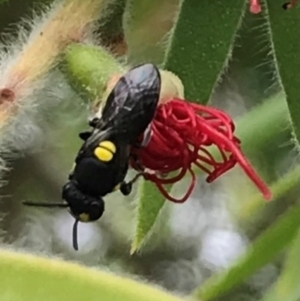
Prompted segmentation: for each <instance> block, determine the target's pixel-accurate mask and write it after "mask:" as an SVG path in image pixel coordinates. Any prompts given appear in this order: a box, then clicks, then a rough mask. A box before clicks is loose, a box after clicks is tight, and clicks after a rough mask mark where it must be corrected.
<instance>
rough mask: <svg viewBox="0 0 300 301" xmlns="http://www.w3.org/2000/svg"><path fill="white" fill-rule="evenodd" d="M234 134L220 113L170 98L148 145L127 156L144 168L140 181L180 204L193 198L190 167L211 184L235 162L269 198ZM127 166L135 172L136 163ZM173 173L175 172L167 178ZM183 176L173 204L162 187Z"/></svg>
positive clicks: (155, 122)
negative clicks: (183, 188) (185, 181)
mask: <svg viewBox="0 0 300 301" xmlns="http://www.w3.org/2000/svg"><path fill="white" fill-rule="evenodd" d="M234 130H235V126H234V123H233V121H232V120H231V118H230V117H229V116H228V115H227V114H226V113H224V112H222V111H221V110H219V109H215V108H211V107H206V106H203V105H199V104H194V103H189V102H187V101H184V100H181V99H173V100H170V101H168V102H166V103H164V104H161V105H159V107H158V109H157V113H156V116H155V118H154V120H153V121H152V123H151V124H150V139H149V141H148V142H147V144H146V145H145V146H143V147H142V148H135V147H132V153H133V154H134V155H135V157H136V158H137V159H138V163H139V164H140V166H143V167H144V168H146V172H145V174H144V177H145V178H146V179H147V180H150V181H152V182H154V183H155V184H156V186H157V187H158V189H159V190H160V191H161V193H162V194H163V196H164V197H165V198H166V199H168V200H170V201H172V202H175V203H182V202H185V201H186V200H187V198H188V197H189V196H190V194H191V193H192V191H193V189H194V186H195V174H194V172H193V170H192V165H193V164H194V165H195V166H197V167H198V168H200V169H202V170H203V171H204V172H206V173H207V174H208V176H207V179H206V181H207V182H208V183H210V182H212V181H214V180H215V179H216V178H218V177H219V176H221V175H222V174H224V173H225V172H226V171H228V170H230V169H231V168H233V167H234V166H235V164H236V163H239V164H240V166H241V167H242V168H243V169H244V171H245V172H246V174H247V175H248V176H249V178H250V179H251V180H252V181H253V182H254V183H255V184H256V186H257V187H258V188H259V189H260V190H261V192H262V193H263V195H264V197H265V198H266V199H270V198H271V192H270V190H269V189H268V187H267V186H266V184H265V183H264V182H263V181H262V180H261V179H260V178H259V177H258V175H257V174H256V173H255V171H254V169H253V168H252V167H251V165H250V163H249V162H248V161H247V159H246V158H245V156H244V155H243V153H242V151H241V149H240V140H239V139H238V138H237V137H235V136H234V134H233V132H234ZM141 139H143V137H141ZM211 146H214V147H215V148H216V150H217V151H218V153H219V158H214V156H213V155H212V154H211V152H210V150H208V147H211ZM215 157H217V156H215ZM131 165H132V167H133V168H135V169H136V170H139V167H138V165H137V164H136V161H132V162H131ZM147 169H148V171H147ZM149 170H150V171H149ZM174 171H179V172H178V173H177V175H175V176H172V177H166V175H167V174H169V173H171V172H174ZM187 172H189V173H190V174H191V176H192V182H191V185H190V187H189V189H188V191H187V193H186V194H185V196H184V197H183V198H182V199H179V200H178V199H174V198H173V197H172V196H170V195H169V194H168V193H167V191H166V190H165V189H164V187H163V185H165V184H172V183H176V182H178V181H179V180H181V179H182V178H183V177H184V176H185V175H186V173H187Z"/></svg>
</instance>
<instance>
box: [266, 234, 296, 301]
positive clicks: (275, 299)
mask: <svg viewBox="0 0 300 301" xmlns="http://www.w3.org/2000/svg"><path fill="white" fill-rule="evenodd" d="M299 263H300V228H299V230H298V235H297V237H296V238H295V239H294V241H293V243H292V245H291V248H290V250H289V252H288V254H287V258H286V262H285V266H284V268H283V271H282V272H281V275H280V276H279V279H278V280H277V283H276V284H275V285H274V286H273V288H271V289H270V290H269V291H268V292H267V293H266V295H265V296H264V297H263V298H262V301H282V300H284V301H299V300H300V264H299Z"/></svg>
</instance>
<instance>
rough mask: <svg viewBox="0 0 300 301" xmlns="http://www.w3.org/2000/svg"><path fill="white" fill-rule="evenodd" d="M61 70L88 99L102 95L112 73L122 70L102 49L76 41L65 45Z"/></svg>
mask: <svg viewBox="0 0 300 301" xmlns="http://www.w3.org/2000/svg"><path fill="white" fill-rule="evenodd" d="M62 70H63V72H64V73H65V74H66V76H67V79H68V80H69V82H70V84H71V85H72V86H74V88H75V89H76V90H77V91H79V93H81V94H83V95H84V96H85V97H87V99H88V100H89V101H90V100H94V99H96V98H98V97H101V96H102V94H103V93H104V90H105V88H106V85H107V82H108V80H109V78H110V77H111V76H112V75H114V74H118V73H122V72H123V68H122V67H121V65H120V64H119V63H118V62H117V61H116V60H115V58H114V57H113V56H112V55H110V54H109V53H108V52H106V51H105V50H104V49H102V48H100V47H95V46H88V45H84V44H76V43H74V44H71V45H69V46H68V47H67V49H66V52H65V55H64V61H63V64H62Z"/></svg>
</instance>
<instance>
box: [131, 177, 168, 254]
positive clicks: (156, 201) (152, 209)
mask: <svg viewBox="0 0 300 301" xmlns="http://www.w3.org/2000/svg"><path fill="white" fill-rule="evenodd" d="M140 181H141V182H142V184H140V183H138V185H139V187H138V192H137V196H138V202H139V203H138V208H137V221H136V228H135V234H134V238H133V241H132V243H131V250H130V254H133V253H134V252H136V251H137V250H138V249H139V248H140V247H141V245H142V244H143V243H145V242H146V238H149V236H150V235H151V230H152V228H153V225H154V222H155V221H156V219H157V216H158V214H159V213H160V211H161V209H162V207H163V205H164V203H165V199H164V198H162V197H161V193H160V191H159V190H158V189H157V188H156V187H155V186H154V185H153V183H151V182H148V181H144V180H143V179H141V180H140ZM146 200H148V203H147V202H146Z"/></svg>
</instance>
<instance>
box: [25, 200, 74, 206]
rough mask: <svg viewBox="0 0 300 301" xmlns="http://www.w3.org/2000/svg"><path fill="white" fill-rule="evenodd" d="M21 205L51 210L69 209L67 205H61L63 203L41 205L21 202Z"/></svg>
mask: <svg viewBox="0 0 300 301" xmlns="http://www.w3.org/2000/svg"><path fill="white" fill-rule="evenodd" d="M22 204H23V205H25V206H32V207H49V208H51V207H53V208H66V207H69V205H68V204H63V203H46V202H45V203H42V202H40V203H39V202H31V201H23V202H22Z"/></svg>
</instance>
